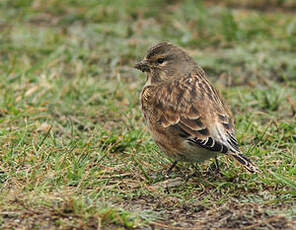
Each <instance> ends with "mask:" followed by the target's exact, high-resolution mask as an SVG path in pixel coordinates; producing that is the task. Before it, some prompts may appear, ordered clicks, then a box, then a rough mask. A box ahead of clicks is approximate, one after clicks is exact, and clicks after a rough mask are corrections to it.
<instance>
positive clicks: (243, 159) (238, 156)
mask: <svg viewBox="0 0 296 230" xmlns="http://www.w3.org/2000/svg"><path fill="white" fill-rule="evenodd" d="M230 155H231V156H232V157H233V158H234V159H235V160H236V161H238V162H239V163H240V164H241V165H242V166H243V167H244V168H245V169H246V170H248V171H249V172H250V173H259V172H260V169H258V167H257V166H256V165H254V164H253V163H252V162H251V161H250V159H249V158H248V157H247V156H245V155H244V154H242V153H240V152H230Z"/></svg>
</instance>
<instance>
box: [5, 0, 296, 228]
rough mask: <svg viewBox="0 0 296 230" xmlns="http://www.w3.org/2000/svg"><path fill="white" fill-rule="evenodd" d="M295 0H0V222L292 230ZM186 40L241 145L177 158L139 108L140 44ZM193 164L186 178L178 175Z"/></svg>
mask: <svg viewBox="0 0 296 230" xmlns="http://www.w3.org/2000/svg"><path fill="white" fill-rule="evenodd" d="M295 7H296V5H295V3H294V1H289V0H286V1H285V0H282V1H271V2H270V3H269V4H268V6H266V2H265V1H263V0H262V1H256V3H254V1H250V0H249V1H244V4H241V5H239V4H238V3H237V2H236V1H232V0H224V1H219V3H218V2H216V1H213V0H211V1H204V2H201V1H199V2H197V1H178V0H175V1H159V0H153V1H119V0H118V1H112V2H111V1H95V0H90V1H82V0H71V1H70V0H65V1H58V0H50V1H46V2H45V1H42V0H17V1H9V0H4V1H1V3H0V15H1V18H0V30H1V36H0V92H1V94H0V145H1V148H0V155H1V158H0V159H1V160H0V162H1V163H0V190H1V193H0V228H1V229H42V228H47V229H188V228H191V229H238V228H240V229H293V228H294V226H295V224H296V218H295V216H296V209H295V206H296V202H295V197H296V184H295V181H296V176H295V175H296V168H295V164H296V155H295V154H296V144H295V143H296V116H295V114H296V59H295V51H296V48H295V47H296V39H295V35H296V21H295V17H294V15H295ZM162 40H166V41H170V42H172V43H174V44H177V45H180V46H182V47H184V48H185V49H186V50H187V51H188V52H189V53H190V54H191V55H192V56H193V57H194V59H195V60H196V61H197V62H198V63H199V64H200V65H201V66H202V67H203V68H204V69H205V70H206V72H207V73H208V75H209V78H210V80H211V81H212V82H213V83H214V84H215V85H216V86H217V87H218V88H219V89H220V90H221V92H222V93H223V95H224V96H225V98H226V99H227V101H228V102H229V104H230V105H231V107H232V110H233V113H234V114H235V118H236V129H237V138H238V140H239V143H240V146H241V149H242V150H243V152H245V153H246V154H247V155H248V156H250V158H251V159H252V160H253V161H254V162H256V164H257V165H258V166H259V167H260V168H261V170H262V171H263V172H264V173H263V175H250V174H248V173H247V172H245V171H244V170H243V169H242V168H240V167H237V165H235V163H234V162H233V161H232V160H228V158H226V157H223V156H221V157H220V162H221V170H222V173H223V174H224V175H225V176H224V177H219V176H216V175H213V174H212V173H209V172H208V169H209V167H211V164H212V161H209V162H206V163H204V164H200V165H196V166H194V165H190V164H186V163H180V164H179V166H178V167H179V169H178V170H174V171H173V173H172V175H171V176H170V178H166V177H165V176H164V175H163V172H164V171H165V170H167V169H168V167H169V166H170V164H171V159H168V158H167V157H166V156H165V155H164V154H163V153H161V152H160V151H159V150H158V148H157V147H156V145H155V144H154V143H153V141H152V139H151V137H150V136H149V134H148V132H147V130H146V129H145V125H144V122H143V118H142V116H141V113H140V111H139V100H138V97H139V93H140V90H141V88H142V86H143V84H144V77H143V76H142V74H141V73H139V72H137V71H136V70H134V69H133V68H132V66H133V65H134V63H135V62H136V61H137V60H139V59H140V58H141V57H142V56H143V55H144V54H145V51H146V50H147V48H148V47H150V46H151V45H152V44H155V43H156V42H158V41H162ZM193 172H196V173H197V176H195V177H192V178H191V179H190V180H189V181H187V182H186V180H185V179H184V175H186V174H192V173H193Z"/></svg>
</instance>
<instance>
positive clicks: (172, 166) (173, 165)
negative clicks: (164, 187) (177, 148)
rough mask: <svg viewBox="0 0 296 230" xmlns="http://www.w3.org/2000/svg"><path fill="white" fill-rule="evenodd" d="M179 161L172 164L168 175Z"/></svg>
mask: <svg viewBox="0 0 296 230" xmlns="http://www.w3.org/2000/svg"><path fill="white" fill-rule="evenodd" d="M177 163H178V161H174V162H173V164H172V165H171V167H170V168H169V170H168V171H167V173H166V174H167V176H169V175H170V174H171V172H172V170H173V168H175V166H176V165H177Z"/></svg>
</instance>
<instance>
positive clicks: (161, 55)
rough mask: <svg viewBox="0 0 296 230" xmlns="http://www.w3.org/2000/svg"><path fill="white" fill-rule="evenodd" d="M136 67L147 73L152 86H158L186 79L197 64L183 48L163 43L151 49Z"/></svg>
mask: <svg viewBox="0 0 296 230" xmlns="http://www.w3.org/2000/svg"><path fill="white" fill-rule="evenodd" d="M134 67H135V68H136V69H138V70H140V71H142V72H145V73H146V75H147V81H150V83H151V84H157V83H160V82H164V81H170V80H174V79H176V78H181V77H184V76H185V75H186V74H187V73H189V72H191V71H192V70H193V69H194V67H195V62H194V60H193V59H192V58H191V57H190V56H189V55H188V54H187V53H185V51H184V50H182V49H181V48H179V47H177V46H174V45H172V44H170V43H167V42H161V43H158V44H157V45H155V46H153V47H151V48H150V49H149V50H148V52H147V55H146V56H145V57H144V58H143V60H141V61H140V62H138V63H136V65H135V66H134Z"/></svg>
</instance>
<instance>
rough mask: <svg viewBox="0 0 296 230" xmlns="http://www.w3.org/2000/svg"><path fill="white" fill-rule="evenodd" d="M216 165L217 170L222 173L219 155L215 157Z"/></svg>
mask: <svg viewBox="0 0 296 230" xmlns="http://www.w3.org/2000/svg"><path fill="white" fill-rule="evenodd" d="M215 165H216V171H217V173H219V174H220V167H219V162H218V157H217V156H216V157H215Z"/></svg>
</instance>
